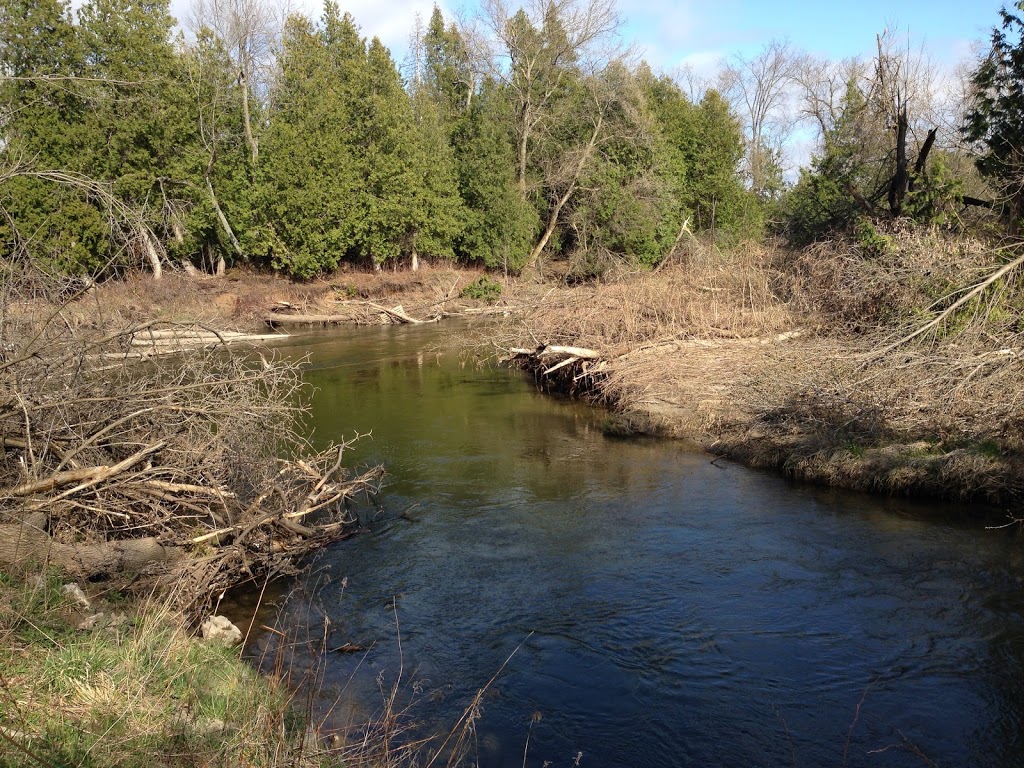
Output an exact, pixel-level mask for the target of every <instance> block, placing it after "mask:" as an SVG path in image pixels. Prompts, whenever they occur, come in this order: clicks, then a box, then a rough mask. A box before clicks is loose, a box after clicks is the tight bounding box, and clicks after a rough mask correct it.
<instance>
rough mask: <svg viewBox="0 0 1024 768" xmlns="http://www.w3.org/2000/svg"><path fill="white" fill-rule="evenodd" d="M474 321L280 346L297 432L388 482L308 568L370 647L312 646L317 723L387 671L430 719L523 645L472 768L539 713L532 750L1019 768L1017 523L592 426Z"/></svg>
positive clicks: (515, 755) (1023, 702)
mask: <svg viewBox="0 0 1024 768" xmlns="http://www.w3.org/2000/svg"><path fill="white" fill-rule="evenodd" d="M468 332H469V331H468V329H467V328H466V327H465V326H451V325H448V326H431V327H414V328H410V327H399V328H385V329H366V330H340V331H330V332H324V333H318V334H312V335H310V336H308V337H303V339H301V343H297V344H293V345H292V346H290V347H289V348H288V349H289V350H290V354H296V355H300V354H308V355H309V356H310V358H309V367H308V373H307V376H308V379H309V381H310V382H311V383H312V384H313V385H315V386H316V387H317V390H318V392H317V394H316V396H315V397H314V399H313V401H312V410H311V414H310V426H311V428H312V429H313V430H314V435H315V438H316V439H318V440H322V441H326V440H331V439H333V440H338V439H342V438H346V437H349V436H351V435H353V434H354V433H357V432H358V433H372V437H371V438H366V439H363V440H360V441H359V443H358V444H357V445H356V446H355V447H354V448H353V449H352V452H351V454H350V459H351V461H352V462H353V463H355V464H359V463H376V462H381V463H383V464H384V465H385V466H386V467H387V470H388V473H389V481H388V485H387V486H386V488H385V490H384V492H383V493H382V495H381V497H380V499H379V501H378V506H377V507H375V508H366V509H364V510H362V512H361V514H362V516H363V520H364V523H365V525H366V527H367V529H368V532H367V533H366V534H365V535H363V536H361V537H358V538H356V539H354V540H352V541H349V542H345V543H343V544H341V545H339V546H337V547H335V548H332V549H331V550H330V551H329V552H328V553H327V554H326V556H325V557H323V558H322V559H321V560H320V561H318V564H317V568H316V570H315V571H314V575H313V576H311V577H310V585H309V592H314V591H315V593H316V600H317V601H318V602H317V604H318V605H319V606H321V607H322V610H324V611H325V612H326V613H327V614H328V615H329V617H330V619H331V622H332V624H331V631H330V632H331V634H330V643H331V644H333V645H342V644H344V643H354V644H358V645H361V646H364V647H366V648H367V649H368V650H367V651H366V652H365V653H362V654H330V653H328V654H326V655H325V656H324V657H323V658H322V659H321V661H322V662H323V663H324V664H325V669H326V674H325V680H324V684H325V701H330V702H333V701H334V699H333V698H332V696H334V697H336V698H338V700H339V701H341V702H343V704H333V705H332V706H330V707H328V708H327V709H325V712H327V711H329V712H330V714H329V716H328V721H329V723H332V724H335V725H344V724H346V723H347V722H350V721H352V722H354V721H358V720H359V719H360V718H362V717H365V716H369V715H372V714H373V713H374V712H375V711H377V710H378V709H379V707H380V702H381V696H380V693H379V691H378V686H379V684H380V682H381V681H383V683H384V685H385V688H386V687H387V686H388V685H390V683H391V681H393V680H394V679H395V678H396V676H397V674H398V670H399V669H402V671H403V680H404V681H405V686H404V687H403V691H405V692H406V693H407V694H408V698H410V699H411V700H412V701H413V703H412V705H411V707H412V710H411V711H412V712H413V713H415V714H416V716H417V717H418V718H419V719H420V720H421V721H422V722H423V724H424V726H423V727H424V729H425V730H444V729H445V728H446V727H447V725H448V724H450V723H452V722H454V721H455V719H456V718H457V717H458V715H459V714H461V712H462V710H463V707H464V706H465V705H466V703H467V702H468V701H469V700H470V699H471V697H472V696H473V694H474V693H475V692H476V690H477V689H478V688H480V687H482V686H483V685H484V684H485V683H487V681H488V680H490V678H491V677H492V675H494V673H495V672H496V671H497V670H498V668H499V667H500V666H501V664H502V663H503V662H504V661H505V659H506V658H507V657H508V656H509V654H510V653H512V651H513V650H515V649H516V648H517V647H518V648H519V650H518V652H517V653H516V654H515V656H514V657H513V658H512V660H511V661H510V662H509V663H508V665H507V666H506V668H505V670H504V671H503V672H502V674H501V675H500V676H499V677H498V678H497V680H496V681H495V683H494V684H493V685H492V686H491V688H490V689H489V690H488V693H487V695H486V697H485V698H484V702H483V712H482V717H481V719H480V720H479V722H478V724H477V739H476V740H475V742H474V745H475V746H474V750H475V753H476V754H477V755H478V757H479V759H480V763H481V765H486V766H522V765H523V747H524V743H525V738H526V734H527V731H528V729H529V727H530V722H531V720H532V718H533V717H534V714H535V713H540V714H541V715H542V718H541V719H540V720H539V721H537V722H536V723H535V724H534V726H533V729H532V733H531V737H530V749H529V753H528V755H527V760H526V763H527V765H536V766H541V765H542V764H543V763H544V761H552V763H553V764H554V765H570V764H571V763H572V761H573V759H574V758H575V755H576V754H577V752H579V751H582V752H583V755H584V756H583V758H582V762H581V763H580V764H581V765H584V766H595V767H597V766H622V765H636V766H641V765H642V766H690V765H692V766H711V765H728V766H762V765H763V766H769V765H770V766H775V765H780V766H791V765H794V764H796V765H799V766H820V765H842V764H844V757H843V755H844V753H846V758H845V764H847V765H850V766H854V765H866V766H902V765H908V766H910V765H914V766H916V765H922V764H924V763H922V761H921V760H920V758H919V757H917V756H915V755H914V754H912V752H911V751H910V748H909V746H908V745H909V744H910V743H912V744H913V745H914V747H915V748H916V749H919V750H920V752H921V753H923V754H924V755H926V756H927V757H928V758H929V759H930V760H932V761H934V762H935V763H937V764H940V765H971V766H1019V765H1022V764H1024V762H1022V757H1021V756H1022V755H1024V734H1022V730H1021V723H1022V722H1024V585H1022V580H1021V576H1020V574H1022V573H1024V571H1022V566H1024V557H1022V554H1021V553H1022V550H1021V546H1020V542H1019V541H1018V539H1017V537H1016V535H1015V534H1014V533H1012V532H1006V531H1002V532H995V531H985V530H977V529H975V528H971V527H968V526H965V525H960V524H956V523H951V522H942V521H941V519H940V518H941V516H939V517H937V515H936V513H937V512H943V511H945V512H952V513H956V512H957V511H958V510H955V509H946V510H940V509H939V508H937V507H936V506H935V505H930V504H923V503H922V504H918V503H909V502H905V501H897V500H886V499H877V498H871V497H867V496H862V495H856V494H845V493H838V492H832V491H828V490H822V489H815V488H809V487H801V486H796V485H793V484H791V483H788V482H786V481H784V480H783V479H781V478H778V477H775V476H773V475H769V474H764V473H759V472H752V471H749V470H747V469H744V468H742V467H739V466H735V465H731V464H728V463H724V464H723V463H716V464H714V465H713V464H711V462H710V460H709V457H708V456H706V455H702V454H699V453H693V452H690V451H688V450H686V449H685V448H684V447H683V446H680V445H679V444H676V443H671V442H662V441H654V440H638V441H623V440H615V439H609V438H606V437H605V436H604V435H603V434H602V433H601V431H600V423H601V421H602V420H603V419H604V418H605V414H604V413H603V412H601V411H600V410H595V409H591V408H589V407H586V406H584V405H580V404H578V403H570V402H565V401H561V400H557V399H554V398H551V397H547V396H544V395H541V394H539V393H538V392H536V391H535V389H534V387H533V386H532V384H531V383H530V382H529V381H527V380H525V379H523V378H522V377H521V376H519V375H517V374H515V373H512V372H509V371H506V370H502V369H489V368H477V367H475V366H472V365H464V364H463V363H462V360H461V356H460V355H459V354H458V353H457V352H452V351H450V350H452V349H453V348H455V347H458V346H459V344H460V342H461V340H462V339H463V338H464V337H465V336H466V334H467V333H468ZM438 350H449V351H448V352H446V353H441V352H439V351H438ZM959 511H962V510H959ZM953 517H955V515H953ZM950 519H951V518H950ZM314 588H315V589H314ZM303 610H305V609H303ZM300 613H301V611H300V610H299V609H298V608H295V607H293V608H286V609H285V610H284V611H283V612H282V614H281V616H280V619H279V620H280V621H281V622H282V623H288V622H291V621H296V620H298V619H299V618H300V617H299V614H300ZM396 616H397V621H398V625H399V626H397V627H396ZM399 638H400V639H401V643H400V646H399V642H398V639H399ZM399 649H400V650H399ZM403 695H405V694H403ZM858 706H859V709H858ZM852 723H855V725H854V727H853V728H852V729H851V724H852ZM886 747H889V748H888V749H885V748H886ZM879 750H881V751H879Z"/></svg>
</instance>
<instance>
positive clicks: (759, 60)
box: [722, 40, 800, 195]
mask: <svg viewBox="0 0 1024 768" xmlns="http://www.w3.org/2000/svg"><path fill="white" fill-rule="evenodd" d="M799 59H800V56H799V54H798V53H797V52H796V51H795V50H794V49H793V48H792V46H791V45H790V44H789V42H788V41H785V40H772V41H771V42H769V43H767V44H766V45H765V46H764V47H763V48H762V49H761V51H760V52H759V53H758V54H757V55H755V56H753V57H751V58H749V59H748V58H745V57H743V56H734V57H733V58H732V59H731V60H729V61H728V62H726V63H725V66H724V68H723V72H722V76H723V77H722V85H723V93H725V94H726V95H727V96H728V97H729V99H730V101H731V102H732V104H733V107H734V108H735V109H736V110H737V111H738V112H739V113H740V115H741V117H742V118H743V120H744V122H745V123H746V129H747V159H746V162H747V174H748V177H749V180H750V186H751V189H752V190H753V191H754V192H755V193H757V194H759V195H769V194H771V193H772V191H773V190H772V187H773V182H774V178H773V177H775V176H777V175H778V168H777V166H778V164H779V158H780V157H781V154H782V151H783V147H784V145H785V143H786V140H787V139H788V138H789V136H790V134H791V133H792V130H793V126H794V124H795V122H796V121H795V114H794V112H795V110H794V108H793V107H794V98H793V88H792V86H793V85H794V83H795V76H796V73H797V70H798V62H799Z"/></svg>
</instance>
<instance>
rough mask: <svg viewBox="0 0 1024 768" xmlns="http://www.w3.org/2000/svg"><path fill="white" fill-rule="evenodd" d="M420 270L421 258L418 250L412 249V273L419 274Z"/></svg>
mask: <svg viewBox="0 0 1024 768" xmlns="http://www.w3.org/2000/svg"><path fill="white" fill-rule="evenodd" d="M419 268H420V257H419V254H418V253H416V249H415V248H413V249H412V271H413V272H418V271H419Z"/></svg>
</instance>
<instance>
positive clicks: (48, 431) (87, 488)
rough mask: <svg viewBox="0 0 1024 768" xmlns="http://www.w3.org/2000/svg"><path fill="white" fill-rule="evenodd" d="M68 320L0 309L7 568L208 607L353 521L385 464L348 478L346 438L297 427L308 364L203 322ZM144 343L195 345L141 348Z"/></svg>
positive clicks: (0, 481) (1, 565)
mask: <svg viewBox="0 0 1024 768" xmlns="http://www.w3.org/2000/svg"><path fill="white" fill-rule="evenodd" d="M59 317H60V313H59V311H58V312H55V313H54V314H53V315H52V316H51V317H50V318H43V319H41V320H39V321H29V320H26V318H25V317H23V316H22V317H19V318H16V319H13V320H12V319H11V318H10V317H9V316H0V345H2V346H0V569H3V570H10V569H28V568H37V567H39V566H44V567H45V566H52V567H56V568H58V569H60V570H61V571H64V572H65V573H67V574H68V575H69V576H71V577H74V578H93V579H95V578H99V577H105V578H108V579H110V580H112V581H113V582H114V583H115V584H118V585H119V586H124V585H130V584H131V585H136V586H144V587H146V588H152V587H153V586H157V587H160V588H163V589H168V590H170V591H171V593H172V594H173V595H174V597H175V599H176V601H177V603H178V604H179V605H180V606H181V607H182V608H185V609H186V610H188V609H195V610H200V609H202V608H203V607H204V604H205V603H207V602H208V601H210V600H212V599H215V598H216V597H217V595H219V594H220V593H221V592H222V591H223V590H224V589H225V588H227V587H230V586H233V585H235V584H238V583H240V582H243V581H246V580H251V579H261V578H266V577H271V576H274V575H278V574H283V573H291V572H294V571H295V569H296V567H297V564H298V562H299V561H300V560H301V559H302V557H303V556H305V555H306V554H308V553H309V552H311V551H313V550H315V549H317V548H319V547H322V546H324V545H326V544H328V543H330V542H332V541H337V540H339V539H341V538H344V537H346V536H348V535H350V534H351V533H352V531H353V530H354V529H355V527H356V525H357V524H356V520H355V518H354V516H353V515H352V514H351V513H350V511H349V510H348V505H349V502H350V500H351V499H352V498H353V497H354V496H357V495H358V494H361V493H364V492H373V491H375V490H376V488H377V487H378V485H379V480H380V474H381V473H380V471H379V470H377V469H374V470H370V471H369V472H367V473H365V474H362V475H360V476H358V477H350V476H348V475H347V474H346V472H345V470H344V467H343V458H344V456H343V454H344V448H345V446H344V445H341V446H335V447H331V448H329V449H328V450H326V451H323V452H316V451H312V450H311V449H310V447H309V446H308V445H307V444H306V443H305V442H304V441H303V440H302V439H301V438H300V437H299V436H298V434H297V433H296V431H295V423H294V422H295V418H296V416H297V413H298V410H299V407H298V405H297V403H298V402H299V399H300V396H301V390H302V387H303V384H302V382H301V378H300V375H299V369H298V366H297V365H296V364H294V363H289V362H286V361H283V360H279V359H276V358H274V357H273V356H272V355H269V356H268V354H267V353H265V352H264V353H260V352H253V351H248V352H244V351H243V352H237V351H236V352H229V351H227V350H226V349H225V344H224V343H218V344H217V346H216V347H215V348H213V349H209V348H207V347H208V345H210V344H211V343H213V339H212V337H211V336H210V335H209V332H207V331H203V330H202V329H198V328H193V329H185V331H184V332H183V330H182V329H181V328H178V327H174V328H172V327H157V326H156V325H154V324H149V325H146V326H140V327H132V328H125V329H121V330H115V331H89V330H82V329H77V330H72V328H71V327H70V326H69V325H67V324H65V323H62V322H59ZM215 335H220V334H215ZM234 338H237V337H234ZM140 340H143V344H142V346H141V349H143V350H149V351H152V350H154V349H159V348H160V347H161V346H163V347H166V348H169V349H174V350H177V351H180V349H181V347H182V346H184V345H187V346H189V347H191V348H192V349H193V351H192V352H190V353H189V354H187V355H177V356H175V357H174V358H166V357H162V356H155V357H152V358H151V359H149V360H145V361H140V360H138V359H136V357H137V356H136V355H135V354H133V352H138V351H139V349H140V345H139V341H140ZM224 341H228V340H227V339H225V340H224ZM161 342H166V343H164V344H161ZM279 457H284V458H279Z"/></svg>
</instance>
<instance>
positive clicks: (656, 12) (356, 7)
mask: <svg viewBox="0 0 1024 768" xmlns="http://www.w3.org/2000/svg"><path fill="white" fill-rule="evenodd" d="M76 4H77V3H76ZM291 4H292V6H293V7H294V8H295V9H296V10H302V11H304V12H306V13H308V14H309V15H311V16H313V17H317V16H319V15H320V11H321V9H322V7H323V6H322V2H321V0H291ZM340 4H341V8H342V10H343V11H346V10H347V11H349V12H351V13H352V15H353V16H354V17H355V19H356V21H357V22H358V23H359V25H360V26H361V27H362V30H363V33H364V34H365V35H367V36H368V37H372V36H374V35H377V36H379V37H380V38H381V39H382V40H383V41H384V43H385V44H386V45H387V46H388V47H389V48H391V49H392V52H393V54H394V56H395V58H396V59H398V60H399V61H401V59H402V56H403V55H404V53H405V49H406V46H407V43H408V37H409V31H410V30H411V29H412V24H413V18H414V15H415V14H416V13H417V12H418V13H420V14H421V16H422V17H423V18H424V19H426V18H428V17H429V15H430V12H431V10H432V8H433V5H434V2H433V0H351V1H350V2H344V0H342V2H341V3H340ZM188 5H189V0H172V13H174V14H175V15H176V16H177V17H178V18H179V19H181V18H184V13H185V9H186V8H187V7H188ZM440 5H441V8H442V10H444V11H445V15H446V16H449V17H450V16H451V13H452V12H453V11H455V10H458V9H460V8H461V9H463V10H465V11H467V12H472V11H473V8H474V6H473V4H472V3H463V2H459V0H444V1H443V2H441V3H440ZM1001 6H1002V3H1001V2H999V1H998V0H959V1H957V0H931V1H930V2H926V1H925V0H888V2H886V0H854V1H853V2H847V3H837V2H830V0H814V1H812V0H790V1H789V2H772V1H771V0H760V2H759V1H758V0H682V1H676V2H673V0H619V10H620V12H621V14H622V16H623V17H624V19H625V21H626V27H625V29H624V34H625V37H626V38H627V39H629V40H630V41H632V42H635V43H636V45H637V46H638V47H639V48H640V49H641V50H642V51H644V53H645V58H647V60H648V61H649V62H650V63H651V64H652V65H653V66H654V67H655V68H658V69H664V70H671V69H673V68H674V67H677V66H679V65H681V64H685V63H690V64H692V65H694V67H695V68H697V69H698V70H704V71H707V70H709V69H712V68H713V66H714V63H715V62H717V61H718V60H719V59H720V58H722V57H724V56H729V55H731V54H734V53H737V52H740V53H744V54H752V53H754V52H756V51H757V49H758V48H760V47H761V45H762V44H764V43H765V42H767V41H768V40H771V39H773V38H786V39H788V40H790V42H791V43H792V44H793V45H794V46H795V47H796V48H798V49H801V50H806V51H809V52H812V53H818V54H822V55H825V56H828V57H829V58H845V57H848V56H854V55H857V54H865V55H867V54H870V53H871V52H872V47H873V46H874V40H875V34H876V33H877V32H881V31H882V30H883V29H885V28H886V26H889V27H894V28H897V29H899V30H900V31H901V32H902V33H906V32H909V34H910V39H911V41H912V42H913V43H914V45H915V47H916V46H917V45H919V44H921V43H923V44H924V45H925V46H926V48H927V50H928V51H929V53H930V55H931V57H932V58H933V59H934V60H935V61H936V63H938V64H941V65H944V66H952V65H953V64H955V62H956V61H957V60H959V59H960V58H961V57H962V56H964V55H966V54H967V53H968V52H969V50H970V46H971V43H972V42H973V41H976V40H983V39H986V38H987V37H988V34H989V30H990V29H991V28H992V26H993V25H995V24H996V23H997V22H998V19H999V16H998V11H999V8H1000V7H1001Z"/></svg>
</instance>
